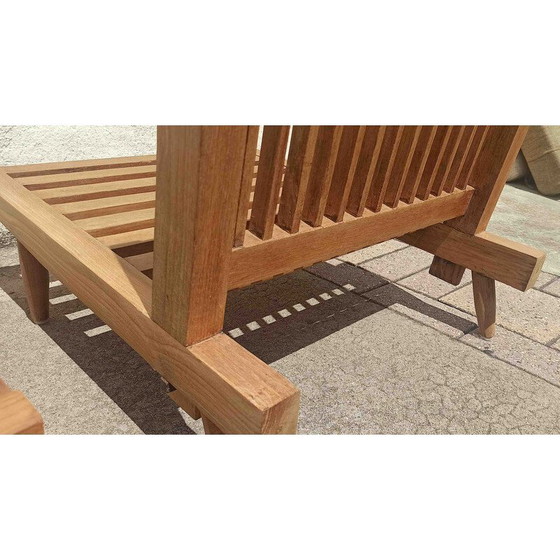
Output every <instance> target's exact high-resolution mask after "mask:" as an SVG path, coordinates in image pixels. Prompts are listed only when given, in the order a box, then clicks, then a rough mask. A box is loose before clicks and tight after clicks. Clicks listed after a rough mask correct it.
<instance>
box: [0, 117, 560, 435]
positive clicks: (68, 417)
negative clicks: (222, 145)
mask: <svg viewBox="0 0 560 560" xmlns="http://www.w3.org/2000/svg"><path fill="white" fill-rule="evenodd" d="M3 128H4V129H5V128H7V127H3ZM125 128H126V127H122V129H123V130H122V131H121V132H119V134H122V135H123V136H122V137H121V136H118V135H117V138H116V140H115V146H114V149H115V151H116V152H118V151H119V150H120V152H121V153H126V151H123V150H122V147H121V143H123V144H124V143H126V142H127V141H128V138H127V134H128V133H127V131H126V130H124V129H125ZM149 128H150V127H146V130H145V131H144V130H142V131H141V132H142V138H144V140H145V141H143V142H140V143H138V144H136V145H135V149H134V153H143V152H144V151H149V150H146V145H147V144H149V143H150V142H151V141H152V140H151V139H152V136H153V135H152V133H151V132H150V130H149ZM0 132H1V131H0ZM67 132H68V131H67ZM18 134H19V132H18ZM115 134H117V132H115ZM25 138H27V141H28V138H29V137H28V136H26V137H25ZM0 140H1V135H0ZM22 142H23V140H22ZM53 145H54V144H53ZM10 146H11V148H10V149H12V150H13V149H14V148H13V143H11V144H10ZM111 149H112V148H111ZM131 153H132V152H131ZM10 154H11V156H10V158H8V159H9V160H10V161H8V160H6V161H3V162H0V163H4V164H7V163H20V162H21V161H18V158H20V157H23V156H21V155H18V153H15V152H14V153H13V154H12V153H11V152H10ZM77 155H78V157H76V158H75V159H79V156H80V155H82V154H77ZM104 155H107V156H112V155H119V154H118V153H107V154H105V153H103V154H99V155H98V154H97V153H93V154H91V153H89V154H88V155H87V156H86V155H84V156H83V157H102V156H104ZM27 159H29V158H27ZM38 159H45V160H47V159H57V158H56V157H47V156H46V155H45V154H40V156H39V158H38ZM72 159H74V158H72ZM30 161H31V160H30ZM559 204H560V202H559V200H558V199H553V198H545V197H543V196H540V195H538V194H536V193H534V192H532V191H530V190H528V189H527V188H525V187H523V186H519V185H518V186H506V189H505V190H504V193H503V195H502V197H501V199H500V202H499V204H498V208H497V211H496V213H495V215H494V217H493V219H492V221H491V224H490V226H489V230H490V231H493V232H495V233H498V234H500V235H504V236H507V237H510V238H513V239H517V240H519V241H523V242H525V243H528V244H532V245H534V246H535V247H539V248H541V249H543V250H545V251H547V252H548V259H547V262H546V263H545V267H544V272H543V273H542V274H541V277H540V278H539V281H538V282H537V285H536V287H535V288H534V289H533V290H530V291H529V292H527V293H525V294H523V293H521V292H518V291H515V290H513V289H510V288H509V287H507V286H503V285H498V328H497V333H496V336H495V337H494V338H493V339H492V340H485V339H483V338H481V337H480V336H478V334H477V332H476V324H475V318H474V316H473V314H474V309H473V300H472V287H471V279H470V273H469V272H467V274H465V278H464V280H463V282H462V283H461V285H459V286H457V287H455V286H451V285H449V284H447V283H445V282H442V281H440V280H438V279H436V278H434V277H432V276H430V275H429V274H428V267H429V265H430V263H431V256H430V255H428V254H426V253H424V252H422V251H420V250H418V249H415V248H412V247H408V246H407V245H405V244H403V243H401V242H399V241H388V242H386V243H383V244H380V245H377V246H374V247H370V248H367V249H363V250H361V251H356V252H355V253H352V254H350V255H345V256H342V257H340V258H338V259H333V260H330V261H327V262H325V263H319V264H317V265H314V266H312V267H310V268H308V269H305V270H300V271H297V272H294V273H292V274H290V275H287V276H284V277H280V278H276V279H273V280H271V281H268V282H262V283H259V284H255V285H253V286H250V287H247V288H244V289H241V290H236V291H233V292H231V293H230V294H229V297H228V306H227V312H226V321H225V331H226V332H228V333H229V334H230V336H232V337H233V338H235V340H236V341H237V342H239V343H240V344H242V345H243V346H244V347H245V348H247V349H248V350H250V351H251V352H253V353H254V354H255V355H257V356H258V357H260V358H261V359H262V360H264V361H265V362H267V363H269V364H271V365H272V366H273V367H275V368H276V369H278V370H279V371H280V372H281V373H282V374H284V375H285V376H286V377H288V378H289V379H290V380H291V381H292V382H293V383H295V384H296V385H297V386H298V387H299V388H300V389H301V392H302V402H301V412H300V424H299V432H300V433H303V434H416V433H421V434H487V433H501V434H507V433H516V434H518V433H560V231H559V229H558V221H559V218H560V212H559V210H558V208H560V207H559V206H558V205H559ZM0 230H1V228H0ZM1 233H2V232H1V231H0V234H1ZM0 244H1V245H2V246H1V247H0V325H1V327H0V378H2V379H4V380H5V381H6V382H7V383H8V384H9V385H10V386H11V387H12V388H13V389H17V390H21V391H23V392H24V393H25V394H26V395H27V397H28V398H29V399H30V400H31V401H32V402H33V403H34V404H35V406H36V407H37V408H38V409H39V411H40V412H41V414H42V415H43V418H44V420H45V426H46V431H47V433H49V434H136V433H146V434H194V433H202V425H201V423H200V421H196V422H195V421H193V420H191V419H190V418H189V417H187V416H186V415H184V414H183V413H182V411H180V410H179V409H178V408H177V406H176V405H175V404H174V403H173V402H172V401H171V400H170V399H169V398H168V397H167V395H166V386H165V383H164V382H163V381H162V380H161V379H160V377H159V376H158V375H157V374H156V373H155V372H154V371H153V370H152V369H151V368H150V367H149V366H148V365H147V364H146V362H145V361H144V360H143V359H142V358H140V357H139V356H138V355H137V354H136V353H135V352H134V351H133V350H131V349H130V348H129V347H128V346H127V345H126V344H125V343H124V342H122V341H121V340H120V338H119V337H118V336H116V335H115V334H114V333H113V332H112V331H111V330H110V329H109V328H108V327H107V326H106V325H104V324H103V323H102V322H101V321H100V319H98V318H97V317H96V316H95V315H94V314H93V313H92V312H91V311H90V310H89V309H87V308H85V306H84V305H83V304H82V303H81V302H80V301H79V300H77V299H76V298H75V297H74V296H73V295H72V294H70V293H69V292H68V291H67V290H66V288H65V287H64V286H62V285H60V283H59V282H57V281H56V279H55V278H52V282H51V288H50V297H51V303H52V305H51V320H50V321H49V322H48V323H46V324H45V325H42V326H37V325H34V324H33V323H31V321H29V320H28V319H27V317H26V311H27V305H26V302H25V298H24V296H23V286H22V281H21V278H20V276H19V265H18V258H17V250H16V247H15V244H14V243H13V239H12V238H11V237H10V236H9V235H3V237H2V240H1V243H0Z"/></svg>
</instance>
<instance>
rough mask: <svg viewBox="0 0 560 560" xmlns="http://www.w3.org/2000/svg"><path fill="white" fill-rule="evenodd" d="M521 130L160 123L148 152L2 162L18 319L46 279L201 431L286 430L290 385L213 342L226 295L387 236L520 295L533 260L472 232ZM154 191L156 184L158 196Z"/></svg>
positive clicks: (483, 286)
mask: <svg viewBox="0 0 560 560" xmlns="http://www.w3.org/2000/svg"><path fill="white" fill-rule="evenodd" d="M525 132H526V127H513V126H498V127H487V126H388V127H384V126H365V127H364V126H294V127H289V126H265V127H264V129H263V134H262V142H261V146H260V151H257V145H258V137H259V128H258V127H256V126H224V127H210V126H190V127H185V126H178V127H173V126H163V127H159V128H158V139H157V157H156V156H146V157H131V158H119V159H112V160H93V161H78V162H65V163H53V164H39V165H29V166H18V167H6V168H3V169H2V170H1V171H0V220H1V221H2V222H4V223H5V224H6V226H7V227H8V228H9V229H10V230H11V231H12V232H13V234H14V235H15V236H16V238H17V239H18V242H19V251H20V260H21V268H22V275H23V279H24V282H25V288H26V293H27V298H28V301H29V308H30V315H31V318H32V320H34V321H35V322H38V323H40V322H43V321H45V320H47V318H48V272H47V271H52V272H53V273H54V274H55V275H56V276H57V277H58V278H59V279H60V280H61V281H62V282H63V283H64V284H65V285H66V286H67V287H68V288H69V289H70V290H71V291H72V292H74V293H75V294H76V295H77V297H78V298H79V299H80V300H82V302H83V303H84V304H86V305H87V306H89V307H90V308H91V309H92V310H93V311H94V312H95V313H96V314H97V315H98V316H99V317H100V318H101V319H102V320H103V321H105V322H106V323H107V324H108V325H109V326H110V327H111V328H112V329H113V330H114V331H115V332H116V333H117V334H118V335H119V336H121V337H122V338H123V339H124V340H125V341H126V342H127V343H128V344H130V346H132V347H133V348H134V349H135V350H136V351H137V352H138V353H139V354H141V355H142V356H143V357H144V358H145V359H146V360H147V361H148V362H149V363H150V365H151V366H152V367H153V368H154V369H155V370H157V371H158V372H159V373H160V374H161V375H162V376H163V377H164V378H165V379H167V380H168V381H169V383H170V384H171V385H172V387H173V388H174V390H173V391H172V393H171V396H172V398H173V399H174V400H175V401H176V402H177V403H178V404H180V406H181V407H182V408H183V409H184V410H185V411H186V412H188V413H189V414H190V415H191V416H193V417H194V418H199V417H201V416H202V419H203V421H204V426H205V430H206V432H207V433H222V432H223V433H294V432H295V431H296V427H297V417H298V408H299V393H298V390H297V389H296V388H295V387H294V386H293V385H292V384H291V383H290V382H289V381H288V380H287V379H285V378H284V377H283V376H282V375H280V374H279V373H278V372H276V371H275V370H273V369H272V368H271V367H269V366H268V365H266V364H264V363H263V362H262V361H260V360H259V359H257V358H256V357H255V356H253V355H252V354H250V353H249V352H248V351H246V350H245V349H244V348H242V347H241V346H240V345H239V344H237V343H236V342H235V341H234V340H232V339H231V338H229V337H228V336H226V335H225V334H223V333H222V332H221V330H222V325H223V318H224V308H225V303H226V295H227V292H228V290H231V289H234V288H239V287H242V286H247V285H249V284H251V283H253V282H257V281H260V280H265V279H268V278H271V277H273V276H276V275H279V274H285V273H289V272H291V271H293V270H295V269H298V268H301V267H305V266H309V265H311V264H313V263H316V262H319V261H323V260H326V259H330V258H332V257H336V256H338V255H341V254H344V253H348V252H350V251H354V250H357V249H361V248H363V247H366V246H369V245H372V244H375V243H379V242H382V241H385V240H388V239H391V238H401V239H402V240H404V241H406V242H407V243H410V244H411V245H415V246H416V247H419V248H421V249H424V250H426V251H428V252H430V253H432V254H433V255H434V261H433V265H432V267H431V270H430V272H431V273H432V274H433V275H435V276H437V277H439V278H441V279H443V280H446V281H448V282H450V283H452V284H458V283H459V282H460V280H461V277H462V275H463V273H464V271H465V268H469V269H471V270H472V272H473V288H474V298H475V303H476V311H477V316H478V321H479V326H480V331H481V332H482V334H483V335H485V336H492V334H493V332H494V323H495V290H494V282H495V280H498V281H500V282H503V283H505V284H508V285H510V286H513V287H514V288H517V289H519V290H521V291H524V290H527V289H528V288H530V287H531V286H532V285H533V284H534V283H535V281H536V278H537V276H538V274H539V271H540V269H541V267H542V263H543V261H544V254H543V253H542V252H540V251H536V250H534V249H531V248H529V247H526V246H523V245H520V244H518V243H514V242H511V241H508V240H505V239H502V238H500V237H498V236H495V235H492V234H489V233H486V232H485V231H484V230H485V228H486V225H487V224H488V221H489V219H490V216H491V214H492V212H493V210H494V207H495V205H496V202H497V200H498V197H499V195H500V192H501V190H502V188H503V186H504V183H505V179H506V176H507V173H508V169H509V167H510V165H511V163H512V162H513V160H514V158H515V156H516V154H517V152H518V150H519V147H520V145H521V143H522V140H523V137H524V135H525ZM156 182H157V189H156Z"/></svg>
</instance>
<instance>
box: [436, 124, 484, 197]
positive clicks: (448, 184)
mask: <svg viewBox="0 0 560 560" xmlns="http://www.w3.org/2000/svg"><path fill="white" fill-rule="evenodd" d="M476 128H477V127H476V126H466V127H465V129H464V131H463V134H462V136H461V140H460V141H459V146H458V148H457V152H456V153H455V157H454V158H453V163H452V165H451V170H450V171H449V175H448V176H447V178H446V180H445V182H444V184H443V190H444V191H445V192H452V191H453V189H454V188H455V187H456V186H457V179H458V178H459V174H460V173H461V169H462V168H463V166H464V165H465V162H466V160H467V156H468V153H469V149H470V147H471V144H472V142H473V140H474V135H475V133H476Z"/></svg>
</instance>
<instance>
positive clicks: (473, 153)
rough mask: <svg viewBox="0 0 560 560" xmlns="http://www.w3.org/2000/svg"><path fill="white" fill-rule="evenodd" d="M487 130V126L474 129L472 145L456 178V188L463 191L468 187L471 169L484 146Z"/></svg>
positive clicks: (488, 128)
mask: <svg viewBox="0 0 560 560" xmlns="http://www.w3.org/2000/svg"><path fill="white" fill-rule="evenodd" d="M489 130H490V127H489V126H477V127H476V132H475V134H474V138H473V141H472V144H471V146H470V148H469V152H468V154H467V158H466V161H465V163H464V165H463V167H462V169H461V171H460V173H459V176H458V177H457V185H458V188H460V189H464V188H465V187H466V186H467V185H468V183H469V178H470V176H471V173H472V170H473V167H474V165H475V163H476V162H477V160H478V156H479V155H480V151H481V150H482V147H483V146H484V142H485V140H486V135H487V134H488V131H489Z"/></svg>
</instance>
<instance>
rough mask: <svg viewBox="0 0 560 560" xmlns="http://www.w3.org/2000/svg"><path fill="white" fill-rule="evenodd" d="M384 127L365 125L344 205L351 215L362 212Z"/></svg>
mask: <svg viewBox="0 0 560 560" xmlns="http://www.w3.org/2000/svg"><path fill="white" fill-rule="evenodd" d="M386 129H387V127H386V126H366V130H365V132H364V139H363V141H362V145H361V150H360V154H359V157H358V162H357V164H356V171H355V173H354V178H353V181H352V186H351V187H350V196H349V197H348V205H347V207H346V211H347V212H348V213H350V214H351V215H352V216H356V217H359V216H361V215H362V214H363V213H364V209H365V207H366V201H367V199H368V196H369V193H370V190H371V186H372V181H373V175H374V173H375V169H376V167H377V163H378V159H379V153H380V151H381V146H382V145H383V139H384V138H385V132H386Z"/></svg>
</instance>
